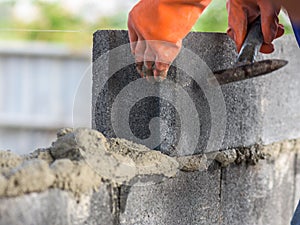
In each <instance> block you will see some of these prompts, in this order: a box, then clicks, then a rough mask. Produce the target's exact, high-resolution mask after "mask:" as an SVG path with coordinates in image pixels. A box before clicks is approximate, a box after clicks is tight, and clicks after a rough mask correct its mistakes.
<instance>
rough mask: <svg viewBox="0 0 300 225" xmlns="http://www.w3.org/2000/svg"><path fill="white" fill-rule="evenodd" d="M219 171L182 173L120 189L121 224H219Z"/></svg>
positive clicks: (212, 169)
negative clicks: (122, 199) (150, 182)
mask: <svg viewBox="0 0 300 225" xmlns="http://www.w3.org/2000/svg"><path fill="white" fill-rule="evenodd" d="M219 181H220V170H219V169H218V168H217V167H215V168H213V167H211V168H210V169H209V170H208V171H202V172H199V171H198V172H193V173H183V172H180V173H179V174H178V176H176V177H175V178H173V179H170V180H166V181H164V182H162V183H155V184H145V185H134V186H133V187H131V188H130V189H129V190H130V191H129V192H127V188H122V189H121V193H120V194H121V196H122V195H128V196H126V198H127V200H126V204H124V205H123V208H121V210H122V211H121V213H120V224H122V225H133V224H139V225H157V224H170V225H178V224H197V225H200V224H219V220H220V196H219V194H220V189H219V188H220V182H219Z"/></svg>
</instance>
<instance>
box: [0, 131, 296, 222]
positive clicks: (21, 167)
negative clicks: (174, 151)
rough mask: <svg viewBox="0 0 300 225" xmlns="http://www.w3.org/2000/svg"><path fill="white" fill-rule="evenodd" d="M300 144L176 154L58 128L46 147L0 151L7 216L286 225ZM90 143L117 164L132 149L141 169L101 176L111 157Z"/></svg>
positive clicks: (0, 204) (1, 210)
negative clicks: (17, 152) (95, 160)
mask: <svg viewBox="0 0 300 225" xmlns="http://www.w3.org/2000/svg"><path fill="white" fill-rule="evenodd" d="M299 142H300V141H299V140H289V141H283V142H280V143H274V144H271V145H267V146H259V145H255V146H252V147H248V148H245V147H242V148H236V149H229V150H226V151H220V152H216V153H215V154H212V153H208V154H205V155H194V156H187V157H183V156H181V157H173V158H171V157H169V156H167V155H163V154H162V153H160V152H158V151H153V150H149V149H148V148H147V147H145V146H141V145H139V144H135V143H132V142H131V141H127V140H124V139H118V138H117V139H106V138H105V137H104V136H103V135H102V134H101V133H99V132H97V131H95V130H90V129H82V128H80V129H75V130H69V131H68V132H64V133H63V134H62V133H61V132H59V133H58V138H57V140H56V141H55V142H53V144H52V146H51V147H49V148H48V149H44V150H41V149H39V150H37V151H35V152H33V153H31V154H30V155H26V156H18V155H15V154H13V153H11V152H0V154H1V156H2V157H0V161H1V167H0V172H1V176H0V194H1V195H0V224H12V225H13V224H24V225H26V224H28V225H35V224H60V225H61V224H72V225H73V224H80V225H81V224H100V225H102V224H103V225H110V224H112V225H116V224H126V225H127V224H129V225H130V224H139V225H143V224H147V225H149V224H150V225H151V224H153V225H156V224H174V225H177V224H195V225H198V224H288V221H289V220H290V219H291V216H292V213H293V211H294V208H295V207H296V203H297V200H296V199H297V198H298V193H297V192H296V191H297V190H298V188H299V187H298V185H297V182H298V180H297V179H298V172H297V171H298V167H297V165H296V164H295V162H296V160H297V158H298V157H297V154H298V153H299V152H300V149H299V146H300V145H299ZM58 149H60V150H58ZM91 151H94V153H93V157H94V158H97V157H100V158H101V157H103V156H104V155H105V154H103V153H107V155H106V156H105V158H104V159H101V160H108V158H109V157H111V158H112V159H113V160H119V164H122V163H124V157H128V158H129V159H130V160H132V162H134V164H133V165H134V166H135V173H134V176H133V177H131V176H132V174H131V172H132V171H129V172H130V174H129V175H128V174H127V172H128V170H125V172H124V171H123V172H122V173H120V172H119V171H118V169H116V171H115V172H116V174H113V168H111V169H110V172H111V178H109V177H102V176H101V171H99V169H100V168H101V165H102V166H107V164H106V163H103V162H102V161H99V164H100V165H97V166H96V168H93V164H89V163H88V161H89V160H88V159H89V158H88V157H87V158H85V157H86V154H85V152H91ZM112 154H115V155H112ZM220 154H221V156H220ZM262 156H264V157H262ZM106 157H108V158H106ZM258 159H260V160H258ZM125 162H127V161H125ZM113 166H118V164H113ZM103 169H104V170H105V171H107V168H103ZM104 174H105V175H107V174H108V173H104ZM124 174H125V175H126V174H127V175H126V176H123V175H124ZM119 175H120V176H121V177H122V179H121V178H119V177H118V176H119ZM116 178H117V179H116ZM120 181H122V182H120Z"/></svg>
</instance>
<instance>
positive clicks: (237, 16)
mask: <svg viewBox="0 0 300 225" xmlns="http://www.w3.org/2000/svg"><path fill="white" fill-rule="evenodd" d="M228 14H229V17H228V27H229V28H228V30H227V34H228V35H229V37H231V38H232V39H233V40H234V42H235V44H236V48H237V51H238V52H240V50H241V48H242V45H243V42H244V40H245V37H246V34H247V27H248V18H247V15H246V12H245V11H244V10H243V9H240V10H239V7H238V6H230V7H229V6H228Z"/></svg>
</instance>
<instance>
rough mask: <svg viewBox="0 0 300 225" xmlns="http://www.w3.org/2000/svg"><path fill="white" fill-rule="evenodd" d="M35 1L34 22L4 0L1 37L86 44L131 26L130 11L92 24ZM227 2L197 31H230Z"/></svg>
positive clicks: (219, 1) (220, 0) (219, 2)
mask: <svg viewBox="0 0 300 225" xmlns="http://www.w3.org/2000/svg"><path fill="white" fill-rule="evenodd" d="M34 3H35V5H36V7H37V8H38V10H39V15H40V16H39V18H38V19H36V20H34V21H32V22H30V23H26V22H24V21H20V20H18V19H16V18H15V17H13V16H12V13H11V9H12V7H13V6H14V5H15V4H16V0H14V1H11V0H10V1H6V2H1V3H0V39H10V40H11V39H18V40H34V41H36V40H37V41H48V42H63V43H66V44H70V45H72V46H76V47H84V46H87V45H91V44H92V33H93V32H94V31H95V30H97V29H127V25H126V22H127V12H121V13H116V14H115V15H112V16H110V17H101V18H99V19H98V20H96V21H93V22H92V23H91V22H87V21H85V20H84V19H83V18H81V17H80V16H79V15H74V14H72V13H70V12H69V11H68V10H67V9H65V8H62V7H61V6H60V4H59V3H58V2H45V1H42V0H35V1H34ZM225 4H226V1H225V0H213V1H212V3H211V4H210V5H209V7H208V8H207V9H206V10H205V11H204V13H203V14H202V16H201V17H200V19H199V20H198V22H197V23H196V24H195V26H194V27H193V31H201V32H226V29H227V21H228V20H227V16H228V15H227V11H226V7H225ZM280 19H281V22H283V23H284V24H285V25H286V33H292V29H291V27H290V26H289V25H288V23H287V22H285V20H284V19H283V17H282V16H281V17H280ZM7 28H9V29H7Z"/></svg>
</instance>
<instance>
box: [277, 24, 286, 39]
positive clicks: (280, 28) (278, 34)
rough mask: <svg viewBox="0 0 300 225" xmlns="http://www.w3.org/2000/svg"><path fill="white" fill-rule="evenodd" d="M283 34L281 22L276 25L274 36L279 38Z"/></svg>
mask: <svg viewBox="0 0 300 225" xmlns="http://www.w3.org/2000/svg"><path fill="white" fill-rule="evenodd" d="M283 34H284V26H283V25H282V24H279V25H278V30H277V34H276V37H275V38H279V37H281V36H282V35H283Z"/></svg>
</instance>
